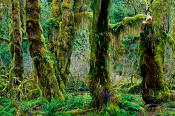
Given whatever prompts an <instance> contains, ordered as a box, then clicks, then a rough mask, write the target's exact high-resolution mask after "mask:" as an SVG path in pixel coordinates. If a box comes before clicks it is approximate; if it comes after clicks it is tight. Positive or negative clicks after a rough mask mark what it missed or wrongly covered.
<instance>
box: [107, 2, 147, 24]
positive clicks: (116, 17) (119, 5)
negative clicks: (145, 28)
mask: <svg viewBox="0 0 175 116" xmlns="http://www.w3.org/2000/svg"><path fill="white" fill-rule="evenodd" d="M134 1H135V3H134V4H135V6H136V7H137V9H136V10H137V13H138V14H140V13H144V9H145V6H144V1H143V0H134ZM134 12H135V11H134V8H133V5H131V4H129V3H127V1H126V0H113V3H112V8H111V9H110V19H111V20H110V22H111V23H112V24H115V23H117V22H120V21H122V20H123V18H124V17H131V16H134V15H135V13H134Z"/></svg>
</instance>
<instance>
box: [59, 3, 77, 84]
mask: <svg viewBox="0 0 175 116" xmlns="http://www.w3.org/2000/svg"><path fill="white" fill-rule="evenodd" d="M73 4H74V0H63V3H62V20H61V22H60V23H59V35H58V39H59V40H58V46H59V48H58V62H57V63H58V70H59V73H60V74H59V75H60V77H61V79H62V80H63V82H64V84H65V85H66V82H67V79H68V75H69V72H70V71H69V67H70V58H71V54H72V45H73V40H74V17H73Z"/></svg>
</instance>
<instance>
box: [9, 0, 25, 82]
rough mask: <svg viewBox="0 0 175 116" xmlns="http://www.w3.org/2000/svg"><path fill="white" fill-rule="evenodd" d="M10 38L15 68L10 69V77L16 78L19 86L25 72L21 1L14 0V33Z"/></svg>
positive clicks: (12, 32)
mask: <svg viewBox="0 0 175 116" xmlns="http://www.w3.org/2000/svg"><path fill="white" fill-rule="evenodd" d="M10 37H11V39H10V40H11V44H10V45H11V50H10V51H11V53H12V57H13V66H12V68H11V69H10V73H9V76H10V77H11V78H12V77H16V79H17V80H15V81H13V83H14V84H15V85H19V84H20V83H19V81H22V80H23V72H24V67H23V54H22V45H21V44H22V35H21V20H20V6H19V0H12V31H11V34H10ZM18 80H19V81H18Z"/></svg>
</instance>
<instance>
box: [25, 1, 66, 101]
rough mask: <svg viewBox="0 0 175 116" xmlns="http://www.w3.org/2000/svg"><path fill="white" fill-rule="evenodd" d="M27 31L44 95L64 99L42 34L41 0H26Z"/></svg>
mask: <svg viewBox="0 0 175 116" xmlns="http://www.w3.org/2000/svg"><path fill="white" fill-rule="evenodd" d="M25 10H26V31H27V35H28V42H29V44H30V47H29V51H30V55H31V57H32V60H33V62H34V65H35V68H36V71H37V75H38V78H39V81H40V83H41V86H42V87H43V91H44V97H46V98H48V99H49V100H51V97H55V98H56V99H57V98H60V99H64V97H63V95H62V92H61V91H60V88H59V85H58V83H57V79H56V76H55V72H54V69H53V65H52V63H51V60H50V57H49V56H48V55H47V49H46V47H45V40H44V37H43V35H42V30H41V25H40V21H39V19H40V1H39V0H26V4H25Z"/></svg>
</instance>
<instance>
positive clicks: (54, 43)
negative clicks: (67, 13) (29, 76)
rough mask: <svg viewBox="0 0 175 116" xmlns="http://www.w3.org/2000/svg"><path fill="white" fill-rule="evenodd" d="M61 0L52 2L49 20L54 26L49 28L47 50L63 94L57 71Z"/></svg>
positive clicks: (61, 82)
mask: <svg viewBox="0 0 175 116" xmlns="http://www.w3.org/2000/svg"><path fill="white" fill-rule="evenodd" d="M61 3H62V1H61V0H53V1H52V8H51V18H50V21H54V23H56V24H55V25H52V26H51V30H50V31H51V32H50V33H49V37H48V41H49V43H48V49H49V51H50V53H51V59H52V61H53V62H54V67H55V74H56V77H57V81H58V84H59V87H60V89H61V91H62V92H65V90H64V89H65V85H64V82H63V80H62V78H61V76H60V73H59V72H60V70H59V63H58V62H59V58H58V56H59V42H58V40H59V39H58V34H59V22H60V21H61Z"/></svg>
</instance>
